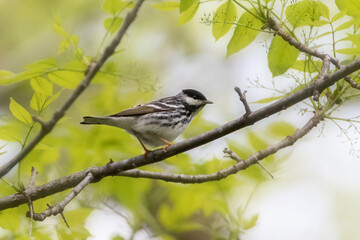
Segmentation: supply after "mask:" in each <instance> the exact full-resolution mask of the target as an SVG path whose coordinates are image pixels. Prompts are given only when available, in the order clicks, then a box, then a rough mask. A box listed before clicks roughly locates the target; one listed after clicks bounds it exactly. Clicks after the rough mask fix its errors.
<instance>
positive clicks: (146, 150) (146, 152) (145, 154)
mask: <svg viewBox="0 0 360 240" xmlns="http://www.w3.org/2000/svg"><path fill="white" fill-rule="evenodd" d="M137 139H138V140H139V142H140V144H141V146H142V147H143V149H144V151H145V153H144V155H143V158H144V159H146V156H147V155H148V153H149V152H151V151H150V150H149V149H147V148H146V147H145V145H144V144H143V143H142V141H141V140H140V138H137Z"/></svg>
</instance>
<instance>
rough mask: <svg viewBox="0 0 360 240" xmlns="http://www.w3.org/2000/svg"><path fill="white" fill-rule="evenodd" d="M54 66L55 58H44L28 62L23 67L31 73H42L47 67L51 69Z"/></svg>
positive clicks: (55, 64)
mask: <svg viewBox="0 0 360 240" xmlns="http://www.w3.org/2000/svg"><path fill="white" fill-rule="evenodd" d="M56 67H57V63H56V59H55V58H44V59H41V60H39V61H36V62H33V63H30V64H28V65H26V66H25V67H24V68H25V69H27V70H29V71H30V72H32V73H43V72H45V71H47V70H49V69H53V68H56Z"/></svg>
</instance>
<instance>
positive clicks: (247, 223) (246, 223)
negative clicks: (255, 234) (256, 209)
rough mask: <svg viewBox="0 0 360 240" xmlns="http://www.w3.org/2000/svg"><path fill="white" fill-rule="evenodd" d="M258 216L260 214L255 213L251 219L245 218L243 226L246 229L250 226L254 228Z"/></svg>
mask: <svg viewBox="0 0 360 240" xmlns="http://www.w3.org/2000/svg"><path fill="white" fill-rule="evenodd" d="M258 218H259V215H258V214H255V215H253V216H252V217H251V219H250V220H247V219H246V220H244V221H243V222H242V227H243V228H244V229H245V230H248V229H250V228H253V227H255V225H256V223H257V221H258Z"/></svg>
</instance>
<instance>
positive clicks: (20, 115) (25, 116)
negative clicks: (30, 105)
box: [9, 97, 33, 125]
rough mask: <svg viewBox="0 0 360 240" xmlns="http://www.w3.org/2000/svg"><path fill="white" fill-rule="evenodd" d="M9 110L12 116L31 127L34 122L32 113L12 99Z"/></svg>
mask: <svg viewBox="0 0 360 240" xmlns="http://www.w3.org/2000/svg"><path fill="white" fill-rule="evenodd" d="M9 108H10V111H11V113H12V115H13V116H14V117H16V118H17V119H18V120H20V121H22V122H24V123H26V124H29V125H30V124H31V123H32V122H33V119H32V117H31V115H30V113H29V112H28V111H27V110H26V109H25V108H24V107H23V106H21V105H20V104H19V103H17V102H16V101H15V100H14V99H13V98H12V97H11V98H10V106H9Z"/></svg>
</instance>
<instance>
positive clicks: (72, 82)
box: [48, 71, 84, 89]
mask: <svg viewBox="0 0 360 240" xmlns="http://www.w3.org/2000/svg"><path fill="white" fill-rule="evenodd" d="M48 77H49V79H50V81H52V82H54V83H56V84H58V85H59V86H61V87H64V88H70V89H74V88H75V87H76V86H77V85H78V84H79V83H80V81H81V79H82V78H83V77H84V74H83V73H79V72H72V71H57V72H53V73H50V74H49V75H48Z"/></svg>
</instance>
